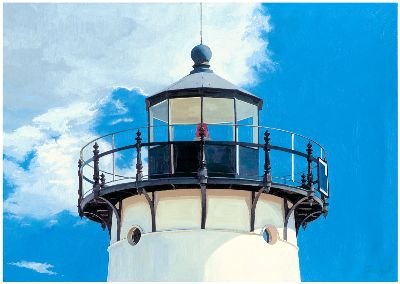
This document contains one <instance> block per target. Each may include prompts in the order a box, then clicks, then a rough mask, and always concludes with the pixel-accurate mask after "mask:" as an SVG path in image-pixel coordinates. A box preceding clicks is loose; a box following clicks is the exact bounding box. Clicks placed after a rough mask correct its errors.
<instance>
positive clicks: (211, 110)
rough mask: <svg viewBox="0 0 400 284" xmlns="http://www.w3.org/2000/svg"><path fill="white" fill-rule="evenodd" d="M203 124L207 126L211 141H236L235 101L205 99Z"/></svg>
mask: <svg viewBox="0 0 400 284" xmlns="http://www.w3.org/2000/svg"><path fill="white" fill-rule="evenodd" d="M203 123H204V124H205V125H206V126H207V129H208V135H209V137H208V139H209V140H214V141H234V140H235V127H234V124H235V106H234V100H233V99H226V98H208V97H205V98H203Z"/></svg>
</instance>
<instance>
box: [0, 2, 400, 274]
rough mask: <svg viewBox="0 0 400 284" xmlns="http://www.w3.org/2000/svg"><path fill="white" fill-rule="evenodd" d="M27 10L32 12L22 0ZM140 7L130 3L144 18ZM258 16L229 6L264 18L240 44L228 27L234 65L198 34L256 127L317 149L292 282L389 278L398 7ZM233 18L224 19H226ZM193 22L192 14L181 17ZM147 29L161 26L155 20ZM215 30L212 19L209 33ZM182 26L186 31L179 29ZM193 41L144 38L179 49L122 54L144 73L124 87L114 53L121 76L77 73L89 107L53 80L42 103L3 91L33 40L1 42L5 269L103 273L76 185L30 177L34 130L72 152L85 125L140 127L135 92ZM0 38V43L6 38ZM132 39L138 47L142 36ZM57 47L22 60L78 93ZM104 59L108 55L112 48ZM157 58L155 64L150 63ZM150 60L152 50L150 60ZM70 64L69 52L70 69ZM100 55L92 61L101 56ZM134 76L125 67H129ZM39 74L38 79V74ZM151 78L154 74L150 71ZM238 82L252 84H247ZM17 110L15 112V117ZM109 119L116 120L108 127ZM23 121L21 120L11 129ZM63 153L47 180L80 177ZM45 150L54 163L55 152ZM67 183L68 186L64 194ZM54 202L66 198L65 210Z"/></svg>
mask: <svg viewBox="0 0 400 284" xmlns="http://www.w3.org/2000/svg"><path fill="white" fill-rule="evenodd" d="M172 6H173V5H172ZM175 7H176V6H175ZM174 9H175V10H173V11H172V10H171V14H173V13H177V11H178V12H179V9H177V8H174ZM185 9H186V8H185ZM188 9H189V10H190V9H191V8H188ZM252 9H253V8H252ZM238 10H240V9H238ZM27 11H28V12H29V9H27ZM235 11H236V10H235ZM28 12H26V11H25V13H28ZM145 12H147V11H145ZM145 12H143V11H142V12H141V13H142V16H143V15H145ZM194 12H196V9H194ZM5 13H6V14H5V16H6V17H5V20H6V22H5V37H6V39H12V38H13V35H12V32H13V31H14V30H13V29H12V28H11V27H12V25H16V23H14V22H12V20H11V19H9V18H7V13H10V14H11V13H16V12H15V11H13V10H12V9H11V8H7V9H5ZM212 13H215V14H213V15H217V14H218V12H214V11H213V12H210V14H212ZM221 13H222V12H221ZM261 13H262V14H263V15H264V18H263V17H261V18H260V17H258V18H251V17H249V16H248V14H246V13H244V14H240V13H239V12H237V11H236V14H235V15H236V16H237V17H243V18H244V19H250V20H249V21H252V20H254V19H258V21H260V19H261V21H262V20H264V21H268V27H263V26H260V24H257V25H256V24H255V26H257V30H256V31H254V30H251V31H250V34H251V33H255V34H257V36H254V37H252V38H249V42H248V43H247V44H250V43H252V46H253V47H254V46H256V47H257V48H254V49H253V50H250V51H248V49H245V48H242V47H243V46H242V44H244V45H246V43H243V42H241V43H240V44H238V43H237V42H236V41H240V40H241V37H240V36H241V35H240V34H239V35H238V37H237V38H233V39H232V38H228V39H227V40H231V41H232V46H233V48H231V49H229V50H228V51H227V53H228V54H229V56H231V57H229V58H228V59H226V60H227V61H229V60H235V61H236V62H235V63H237V64H238V66H235V65H233V66H229V64H227V63H226V62H224V61H218V59H216V58H217V55H218V49H219V48H220V45H221V44H220V43H219V44H218V42H216V39H214V38H212V36H213V35H212V33H211V32H210V30H211V29H209V34H210V42H207V41H205V42H206V43H207V44H209V45H210V47H211V49H212V50H213V51H214V49H215V50H216V52H215V53H216V54H215V53H214V58H213V59H212V61H211V64H212V67H213V69H214V70H215V71H216V73H218V74H220V75H225V77H227V78H229V79H230V80H231V81H232V82H233V83H238V84H239V83H240V84H241V85H245V87H246V88H247V89H248V90H249V91H251V92H253V93H254V94H256V95H257V96H259V97H261V98H262V99H264V109H263V111H262V113H261V114H262V118H261V123H260V124H263V125H268V126H271V127H278V128H282V129H288V130H292V131H295V132H298V133H301V134H303V135H306V136H309V137H312V138H314V139H316V140H317V141H318V142H320V143H321V144H322V145H323V146H324V147H325V148H326V149H327V151H328V161H329V167H330V169H329V170H330V186H331V197H330V211H329V215H328V217H327V218H326V219H323V218H321V219H320V220H317V221H316V222H313V223H312V224H310V225H309V226H308V227H307V229H306V230H305V231H303V230H301V231H300V233H299V239H298V242H299V247H300V250H299V256H300V267H301V277H302V280H304V281H396V280H397V277H398V273H397V267H398V263H397V251H398V248H397V245H398V243H397V200H398V197H397V194H398V193H397V178H398V177H397V139H398V138H397V5H395V4H324V5H319V4H285V5H282V4H268V5H263V6H262V10H261ZM21 14H23V13H21ZM266 16H268V17H266ZM21 17H22V16H21ZM171 17H172V16H171ZM233 18H234V17H233ZM7 20H9V22H7ZM167 20H168V19H166V21H167ZM181 20H182V21H184V19H181ZM171 21H172V20H171ZM210 21H211V20H210ZM233 22H235V21H233ZM124 23H125V24H126V25H128V24H129V25H133V26H134V25H135V22H133V23H131V22H130V21H128V20H125V21H123V22H122V24H121V25H122V26H123V25H124ZM171 23H173V21H172V22H171ZM223 24H224V22H223V21H221V22H218V21H215V22H213V25H216V26H218V27H219V26H222V25H223ZM230 24H231V23H230V22H229V21H228V22H227V25H230ZM154 25H156V24H155V23H154ZM232 25H233V24H232ZM210 26H211V25H210ZM61 27H63V26H61ZM196 27H197V25H196V24H194V25H193V27H192V28H196ZM233 27H234V26H232V28H233ZM39 28H40V25H39ZM152 31H153V30H152ZM154 31H155V32H159V30H157V29H154ZM206 31H207V29H205V32H206ZM223 31H224V29H223V28H221V29H220V30H219V32H223ZM182 33H183V34H185V36H187V37H189V35H190V33H188V35H186V33H185V32H182ZM108 35H109V34H107V33H105V38H104V39H103V40H105V41H107V40H108V38H107V36H108ZM7 37H9V38H7ZM55 37H56V38H57V36H55ZM211 39H212V40H211ZM97 40H98V39H97ZM109 40H110V41H116V40H117V39H114V38H110V39H109ZM176 40H178V39H176ZM180 40H182V39H180ZM235 40H236V41H235ZM196 41H197V32H196V33H194V35H192V38H190V39H189V40H188V42H185V47H186V46H187V49H186V50H185V49H184V48H182V50H180V48H181V47H178V46H179V45H178V44H177V46H174V45H170V44H169V42H168V40H166V41H165V40H164V38H162V37H160V42H159V44H160V45H159V46H158V47H157V44H158V42H157V41H155V42H153V43H152V45H154V46H155V50H153V52H154V51H157V50H158V51H159V52H161V53H163V50H164V48H166V47H168V48H170V49H172V48H176V49H177V50H178V51H177V52H176V53H175V54H173V55H170V56H161V57H160V58H158V57H157V55H154V56H153V57H151V56H148V57H147V58H146V60H144V62H148V63H149V64H148V65H149V66H146V67H144V66H145V65H144V64H145V63H142V61H140V60H139V59H135V58H133V59H134V60H136V61H135V64H136V65H135V64H134V66H133V67H130V66H128V67H129V68H141V70H142V71H143V72H144V73H145V74H146V76H147V77H143V78H139V79H137V78H135V79H132V80H136V81H135V83H134V84H133V85H129V84H128V79H129V78H126V79H125V77H124V76H127V75H126V74H125V73H129V72H127V71H126V70H124V68H125V67H127V66H125V65H124V64H125V63H124V62H122V61H121V62H120V64H119V65H116V66H114V67H119V68H121V69H122V70H121V71H120V73H119V72H116V73H112V74H111V75H112V76H115V77H117V78H119V77H118V76H121V77H122V78H124V79H123V80H120V81H118V80H117V79H116V80H115V81H112V80H110V81H107V84H108V85H107V84H103V85H96V84H94V83H93V82H97V81H96V80H95V79H93V78H92V77H83V78H86V79H87V80H88V85H90V84H91V85H90V86H92V87H93V90H96V91H97V93H98V94H101V95H98V96H97V97H90V102H91V103H93V102H95V103H94V104H88V101H87V100H84V99H85V98H83V97H84V95H82V96H80V95H77V96H76V97H74V100H76V101H79V100H82V102H81V104H80V106H77V105H74V104H73V102H70V101H68V98H66V94H67V93H57V92H56V91H55V92H54V94H53V93H52V92H49V94H46V95H41V94H35V98H36V99H37V100H40V98H42V99H43V101H44V102H46V103H43V104H35V103H32V104H30V101H29V99H26V100H22V102H17V101H16V100H13V99H12V98H10V96H12V95H13V91H16V90H17V91H19V92H21V90H20V89H16V90H15V88H14V89H13V84H16V82H18V81H16V80H15V79H14V78H13V74H14V73H13V72H17V71H18V68H21V66H18V65H14V66H11V64H9V63H8V58H13V56H17V57H24V56H28V57H29V56H30V55H32V54H34V52H38V50H37V47H36V49H35V48H33V47H32V48H31V49H30V50H24V51H22V50H21V49H11V48H10V51H8V50H7V49H6V52H5V55H4V58H5V59H4V60H5V66H6V67H7V68H8V69H7V68H6V69H5V77H4V84H5V110H4V124H5V125H4V129H5V131H6V134H5V139H6V140H5V149H4V153H5V156H4V160H5V163H6V166H5V167H4V168H5V171H7V170H9V171H10V170H13V171H15V173H14V174H10V173H7V172H4V174H3V176H4V182H3V189H4V192H3V198H4V200H6V201H5V213H4V224H3V226H4V232H3V234H4V235H3V241H4V262H3V263H4V264H3V265H4V267H3V269H4V270H3V271H4V280H6V281H105V280H106V276H107V261H108V255H107V245H108V233H107V232H106V231H102V229H101V227H100V226H99V225H98V224H93V223H91V222H86V221H80V219H79V217H77V216H76V215H75V214H74V213H73V212H74V208H73V206H74V205H75V199H74V198H75V196H71V195H68V194H67V193H69V192H67V191H61V192H59V191H57V188H53V187H51V188H47V187H46V186H47V184H46V181H43V180H42V179H39V178H38V175H40V174H41V170H42V169H41V168H40V167H38V164H40V163H39V162H43V161H44V160H46V159H47V160H49V159H50V160H51V157H49V156H45V155H44V153H45V152H48V153H53V152H52V151H54V147H53V146H51V145H50V146H49V145H47V144H46V145H47V146H46V147H45V148H41V147H42V146H43V144H45V143H44V140H45V139H52V141H54V145H55V146H58V147H65V145H72V146H71V149H72V150H74V151H75V149H79V147H78V146H83V141H86V140H84V138H89V136H90V135H92V134H93V135H94V134H105V133H107V132H111V131H114V130H115V129H123V128H128V127H131V126H132V124H134V125H143V124H145V123H146V116H145V109H144V96H143V95H141V94H140V93H141V92H143V91H144V92H149V93H151V92H152V91H155V90H156V89H157V88H159V87H162V86H165V85H168V84H169V83H173V81H174V80H176V79H179V78H180V77H183V76H184V75H186V74H187V73H188V71H190V66H191V64H190V61H187V62H186V61H184V62H182V61H178V63H176V61H175V59H176V58H179V57H182V58H183V59H182V60H187V59H189V52H190V48H191V47H192V46H194V44H195V43H196ZM99 42H101V41H100V40H99ZM192 42H193V44H192ZM213 43H214V46H213ZM5 45H6V47H7V46H8V43H7V42H6V43H5ZM135 48H137V50H140V48H143V49H145V47H143V46H142V47H140V46H135ZM260 48H262V49H263V53H262V54H261V53H259V52H258V50H259V49H260ZM110 50H111V51H112V52H116V50H113V49H110ZM40 52H41V51H40ZM46 52H47V53H41V55H42V56H43V55H46V56H47V58H52V57H51V56H53V57H56V56H59V54H57V52H55V53H54V50H52V49H47V50H46ZM80 52H82V50H80ZM94 52H95V51H94ZM129 52H131V51H129ZM129 52H128V51H127V55H126V56H127V57H128V58H129V54H130V53H129ZM265 52H266V53H265ZM77 54H78V55H79V53H77ZM68 55H69V57H68V56H65V57H64V59H63V60H64V61H63V60H60V61H58V62H57V64H56V65H54V64H53V65H50V64H49V65H48V66H47V65H44V64H43V62H42V63H40V62H38V64H37V65H35V66H33V65H34V64H32V66H28V67H27V68H37V70H41V69H46V68H47V69H46V70H50V71H51V72H53V73H54V74H56V75H54V74H53V73H52V74H53V75H54V76H57V74H59V73H61V74H66V76H65V78H66V80H67V82H68V83H71V82H76V86H75V85H74V86H72V87H70V88H72V89H74V91H76V89H77V90H81V91H82V93H83V94H84V88H85V85H80V82H78V81H71V80H72V79H71V80H70V81H68V79H69V78H71V77H72V75H71V73H68V72H69V71H68V70H69V69H68V68H72V67H70V66H69V67H68V68H67V67H65V68H64V67H63V66H64V65H68V64H69V63H70V61H71V60H72V59H71V58H73V56H72V55H71V54H68ZM262 55H263V56H264V57H263V58H262ZM75 56H76V54H75ZM98 56H99V57H97V59H94V60H93V61H90V60H89V59H87V60H83V61H84V63H85V62H86V63H87V64H92V65H90V66H89V65H88V69H90V67H93V66H94V67H93V69H90V70H92V71H93V70H95V69H96V68H95V67H96V62H97V63H98V64H104V61H105V60H104V59H103V57H101V56H104V55H102V54H99V55H98ZM132 56H134V55H132ZM143 56H146V54H144V55H143ZM154 57H156V58H154ZM88 58H89V57H88ZM84 59H85V58H84ZM158 59H159V60H158ZM115 60H116V61H117V62H118V59H115ZM157 60H158V61H157ZM160 60H161V62H162V63H163V64H164V65H163V64H160V63H159V62H160ZM151 61H157V64H155V63H154V62H151ZM239 61H240V62H244V63H245V64H244V65H246V64H247V65H246V66H247V67H245V68H244V70H241V69H240V68H242V69H243V67H242V65H243V64H239V63H238V62H239ZM93 62H94V63H93ZM213 62H215V65H213ZM39 63H40V64H39ZM7 64H9V65H7ZM76 64H78V63H75V65H74V66H76ZM82 64H83V63H82ZM158 64H160V66H158ZM168 64H171V65H179V66H178V67H174V66H169V65H168ZM15 66H16V67H15ZM83 66H85V65H83ZM106 66H107V65H101V67H106ZM226 66H228V67H230V68H234V69H237V70H239V69H240V70H239V71H240V72H241V73H240V72H239V71H237V72H236V71H235V72H234V71H229V68H228V67H226ZM144 68H147V69H146V70H144ZM162 68H164V69H162ZM165 68H167V69H165ZM168 68H170V69H172V71H171V72H172V73H168V76H166V78H162V79H160V78H161V76H160V70H162V71H163V72H164V71H165V70H169V69H168ZM174 68H175V69H174ZM246 68H247V69H246ZM9 70H11V71H9ZM46 70H44V71H46ZM132 70H133V69H132ZM152 70H153V71H152ZM220 70H221V72H219V71H220ZM227 70H228V71H227ZM21 72H22V71H21ZM132 72H134V71H132ZM135 72H137V71H135ZM221 73H222V74H221ZM96 75H97V77H98V78H100V79H101V78H104V77H105V76H106V75H110V74H107V73H98V74H97V73H96ZM134 75H135V74H132V75H131V77H132V78H133V77H135V76H134ZM85 76H86V75H85ZM87 76H89V75H87ZM153 76H154V78H153ZM80 78H81V77H80ZM173 78H175V79H173ZM40 79H41V78H36V77H35V80H40ZM26 80H29V79H28V78H27V79H26ZM151 80H154V81H160V82H157V84H156V83H154V84H152V83H151V82H148V81H151ZM83 81H84V80H83ZM246 81H248V82H250V81H251V82H253V83H252V84H248V85H247V86H246V84H245V82H246ZM44 84H48V87H49V88H51V86H53V85H52V83H49V82H44ZM34 86H36V85H35V84H34V83H28V84H27V88H30V87H31V88H33V87H34ZM59 87H60V86H58V88H59ZM22 91H24V90H22ZM45 96H47V97H45ZM52 96H54V98H53V97H52ZM88 96H89V95H88ZM37 100H36V101H37ZM20 101H21V100H20ZM116 102H119V103H120V104H121V105H123V106H124V107H123V108H121V107H118V106H119V103H116ZM66 104H70V106H68V107H69V108H68V107H67V110H69V111H68V113H71V112H72V114H69V116H68V115H66V114H64V113H63V112H61V109H60V107H63V106H64V105H66ZM86 106H88V107H86ZM21 110H23V111H24V112H23V113H24V115H21V114H20V113H21ZM74 112H75V113H74ZM16 113H19V116H26V117H18V118H17V115H16ZM74 114H76V115H77V116H79V121H78V122H74V121H73V116H74ZM60 116H61V117H62V118H63V121H60V122H58V123H57V124H54V123H53V122H54V120H57V117H60ZM117 119H122V120H120V121H121V122H119V123H117V124H113V123H115V122H116V121H117ZM60 120H61V119H60ZM30 121H33V122H34V123H36V124H33V126H32V125H31V124H29V123H30ZM49 121H51V122H52V123H53V124H51V123H50V122H49ZM65 121H67V122H65ZM37 125H40V127H41V128H40V129H39V130H40V131H37V129H36V128H35V127H36V126H37ZM21 127H25V128H22V130H21ZM70 127H72V128H74V127H75V128H74V129H75V131H76V132H77V135H78V134H79V135H80V134H82V133H84V132H85V131H87V132H88V133H87V136H88V137H85V135H83V134H82V136H83V137H82V141H81V140H78V139H77V138H76V136H74V135H73V134H71V133H69V132H66V130H65V129H69V128H70ZM18 129H20V132H18ZM43 129H46V131H47V132H46V135H44V134H43V133H44V130H43ZM23 130H24V131H23ZM26 130H29V131H30V132H29V133H30V136H29V137H26V136H23V135H22V134H21V135H22V136H21V137H22V138H23V139H27V140H29V139H31V140H34V141H36V142H35V143H33V142H32V143H27V144H24V145H20V144H18V147H21V148H18V149H22V150H23V151H24V153H25V154H24V155H21V154H20V153H17V152H16V151H12V150H11V149H10V148H11V146H14V144H12V143H16V142H15V141H18V139H17V138H18V136H17V138H15V137H14V136H15V135H16V133H17V134H18V133H26ZM13 133H14V136H13V135H12V134H13ZM7 139H8V140H7ZM10 141H11V142H10ZM77 141H78V142H79V143H80V144H79V143H78V142H77ZM68 143H69V144H68ZM74 143H77V144H74ZM22 150H21V151H22ZM72 150H71V151H70V152H68V151H67V152H62V153H61V154H60V155H61V157H62V158H63V159H65V160H66V161H69V160H71V161H73V167H72V169H71V170H70V171H66V172H65V173H63V174H62V175H61V176H60V177H54V179H55V180H54V182H55V183H59V182H62V181H63V180H65V179H67V178H70V179H77V178H76V161H77V153H76V156H75V155H74V152H73V151H72ZM54 153H55V154H57V153H58V152H54ZM58 158H59V157H58ZM41 159H43V160H41ZM54 159H55V160H57V157H56V158H54ZM53 162H54V161H53ZM18 170H19V171H23V174H21V175H19V172H18ZM17 175H19V176H21V177H23V178H24V179H28V180H30V181H31V182H32V184H33V187H35V188H46V190H48V195H49V196H50V197H49V198H47V197H45V196H44V195H43V196H40V195H38V194H37V193H32V192H29V191H27V190H24V189H25V187H24V186H25V183H24V180H22V179H23V178H18V177H17ZM36 179H37V180H38V181H36ZM37 183H39V184H37ZM73 185H74V184H72V185H71V187H72V188H73V192H75V191H76V189H75V188H74V187H73ZM24 194H26V195H24ZM43 194H46V192H44V193H43ZM63 194H65V196H66V197H65V199H62V198H61V199H60V198H59V197H58V196H59V195H63ZM39 197H40V198H41V200H42V202H43V203H39V202H37V203H35V200H40V198H39ZM10 198H11V199H10ZM67 198H69V199H67ZM71 198H72V201H71V200H70V199H71ZM25 199H26V200H31V201H32V202H27V203H23V201H22V200H25ZM7 200H8V201H7ZM54 200H56V201H54ZM11 201H12V202H11ZM53 201H54V202H53ZM52 202H53V203H55V204H56V205H57V206H56V205H54V204H53V203H52ZM30 204H33V205H30ZM38 204H39V205H40V204H43V207H45V208H46V210H42V209H39V208H35V207H34V205H35V206H37V205H38ZM64 204H68V205H67V206H65V210H64V209H63V208H64V207H63V206H64ZM69 204H71V205H69ZM30 206H32V207H30ZM47 208H48V210H47ZM71 208H72V209H71ZM25 209H26V210H25ZM60 210H61V213H59V212H60ZM30 212H31V213H30ZM23 261H26V262H36V263H41V264H42V266H41V268H42V270H40V269H38V268H36V270H40V271H42V273H39V272H37V271H35V270H33V269H26V268H23V267H21V266H24V265H25V266H29V264H26V263H25V264H24V263H22V262H23ZM10 263H14V265H13V264H10ZM16 264H17V265H16ZM43 264H45V265H44V266H43ZM46 264H48V265H50V266H48V265H47V266H46ZM31 267H32V264H31ZM43 269H44V270H43ZM52 272H54V273H55V274H54V273H52Z"/></svg>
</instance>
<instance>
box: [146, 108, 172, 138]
mask: <svg viewBox="0 0 400 284" xmlns="http://www.w3.org/2000/svg"><path fill="white" fill-rule="evenodd" d="M149 111H150V117H149V119H150V121H149V124H150V142H165V141H168V101H163V102H161V103H158V104H156V105H154V106H152V107H150V110H149Z"/></svg>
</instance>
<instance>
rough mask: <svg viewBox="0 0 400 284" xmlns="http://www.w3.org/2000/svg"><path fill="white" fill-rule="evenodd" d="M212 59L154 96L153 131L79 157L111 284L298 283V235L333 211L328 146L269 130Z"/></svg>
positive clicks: (113, 140) (249, 97)
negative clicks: (106, 241)
mask: <svg viewBox="0 0 400 284" xmlns="http://www.w3.org/2000/svg"><path fill="white" fill-rule="evenodd" d="M211 56H212V53H211V50H210V48H209V47H208V46H206V45H203V44H200V45H198V46H196V47H194V48H193V50H192V52H191V57H192V59H193V61H194V65H193V70H192V71H191V72H190V74H188V75H187V76H185V77H183V78H182V79H181V80H179V81H178V82H176V83H174V84H172V85H171V86H169V87H167V88H166V89H164V90H163V91H161V92H159V93H157V94H154V95H153V96H150V97H148V98H147V99H146V108H147V112H148V125H147V126H146V127H136V128H134V129H128V130H126V131H120V132H115V133H111V134H108V135H105V136H102V137H100V138H98V139H95V140H93V141H91V142H90V143H88V144H87V145H86V146H85V147H84V148H83V149H82V151H81V156H80V160H79V171H78V175H79V200H78V210H79V214H80V216H81V217H83V216H85V217H87V218H89V219H91V220H93V221H95V222H99V223H100V224H101V225H102V226H103V228H107V229H108V231H109V236H110V245H109V247H108V252H109V265H108V280H109V281H233V280H235V281H252V280H259V281H299V280H300V271H299V258H298V245H297V234H298V232H299V229H300V228H301V227H304V228H305V227H306V226H307V224H308V223H310V222H312V221H313V220H316V219H317V218H319V217H320V216H321V215H323V216H326V215H327V212H328V196H329V191H328V166H327V160H326V154H325V150H324V149H323V148H322V147H321V146H320V145H319V144H318V143H317V142H315V141H313V140H312V139H309V138H307V137H305V136H302V135H299V134H296V133H294V132H290V131H286V130H281V129H277V128H269V127H263V126H260V125H259V115H260V113H261V112H260V111H261V109H262V103H263V102H262V100H261V99H260V98H258V97H256V96H254V95H253V94H251V93H249V92H248V91H246V90H243V89H241V88H239V87H237V86H235V85H233V84H231V83H230V82H228V81H226V80H224V79H223V78H221V77H219V76H218V75H216V74H215V73H214V72H213V71H212V70H211V68H210V60H211ZM288 119H290V118H288ZM297 119H299V118H297ZM300 119H301V118H300ZM122 162H123V163H124V165H126V164H128V165H131V167H130V168H127V167H124V168H122V166H121V163H122Z"/></svg>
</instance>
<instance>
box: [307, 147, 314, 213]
mask: <svg viewBox="0 0 400 284" xmlns="http://www.w3.org/2000/svg"><path fill="white" fill-rule="evenodd" d="M312 153H313V149H312V144H311V142H310V141H309V142H308V144H307V164H308V166H307V172H308V173H307V188H308V190H307V196H308V202H309V204H310V206H312V205H313V201H314V177H313V173H312V161H313V156H312Z"/></svg>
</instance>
